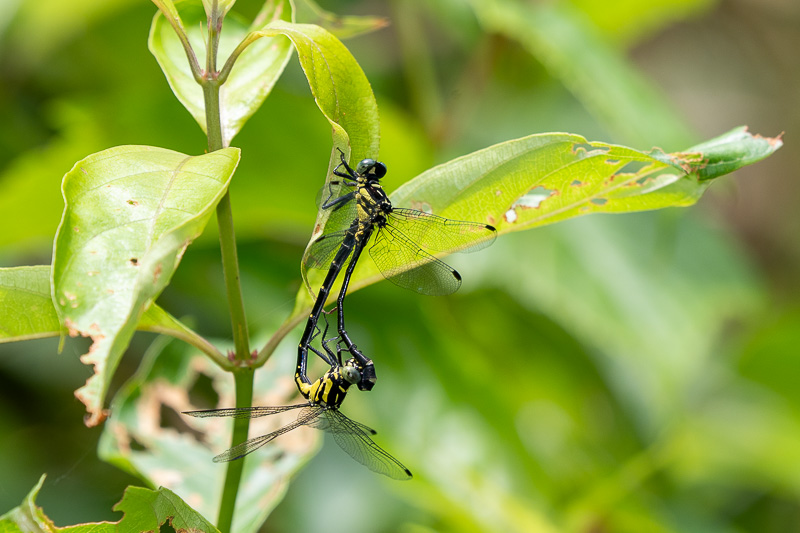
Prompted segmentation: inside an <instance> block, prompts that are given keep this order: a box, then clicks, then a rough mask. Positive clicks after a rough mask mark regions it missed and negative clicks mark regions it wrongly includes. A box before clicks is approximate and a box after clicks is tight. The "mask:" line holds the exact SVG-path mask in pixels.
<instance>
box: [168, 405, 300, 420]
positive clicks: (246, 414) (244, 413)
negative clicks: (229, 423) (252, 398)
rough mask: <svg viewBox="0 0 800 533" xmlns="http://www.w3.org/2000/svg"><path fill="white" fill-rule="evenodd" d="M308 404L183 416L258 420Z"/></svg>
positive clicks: (209, 410)
mask: <svg viewBox="0 0 800 533" xmlns="http://www.w3.org/2000/svg"><path fill="white" fill-rule="evenodd" d="M308 405H309V404H307V403H300V404H296V405H279V406H277V407H232V408H228V409H203V410H200V411H184V412H183V414H185V415H189V416H193V417H195V418H211V417H222V416H229V417H231V418H259V417H262V416H267V415H274V414H276V413H283V412H286V411H291V410H292V409H297V408H299V407H307V406H308Z"/></svg>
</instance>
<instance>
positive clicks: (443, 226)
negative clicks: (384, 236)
mask: <svg viewBox="0 0 800 533" xmlns="http://www.w3.org/2000/svg"><path fill="white" fill-rule="evenodd" d="M387 220H388V224H389V225H390V226H392V227H393V228H395V229H396V230H397V231H400V232H402V233H403V235H405V236H406V237H408V239H409V240H411V241H412V242H414V243H416V244H417V245H418V246H420V247H422V248H426V249H428V250H435V251H437V252H462V253H465V252H476V251H478V250H481V249H483V248H486V247H487V246H489V245H490V244H492V243H493V242H494V240H495V239H496V238H497V230H496V229H494V228H493V227H492V226H489V225H487V224H481V223H480V222H464V221H461V220H450V219H449V218H444V217H440V216H437V215H431V214H429V213H425V212H423V211H417V210H416V209H402V208H400V209H392V212H391V213H389V215H388V216H387Z"/></svg>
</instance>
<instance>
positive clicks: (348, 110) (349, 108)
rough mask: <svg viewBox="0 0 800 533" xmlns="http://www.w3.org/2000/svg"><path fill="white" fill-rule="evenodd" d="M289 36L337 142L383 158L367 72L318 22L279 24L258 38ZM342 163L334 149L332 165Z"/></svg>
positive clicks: (360, 153) (361, 154) (361, 153)
mask: <svg viewBox="0 0 800 533" xmlns="http://www.w3.org/2000/svg"><path fill="white" fill-rule="evenodd" d="M275 35H285V36H286V37H288V38H289V39H291V40H292V43H294V46H295V48H297V54H298V57H299V59H300V66H301V67H302V68H303V72H305V74H306V78H307V79H308V85H309V86H310V87H311V93H312V94H313V95H314V101H315V102H316V103H317V106H319V109H320V111H322V114H323V115H325V118H326V119H328V122H330V124H331V126H332V127H333V144H334V147H339V148H342V149H343V150H345V149H346V148H347V147H348V146H349V147H350V148H351V149H352V152H353V153H354V154H355V157H357V158H358V159H363V158H364V157H377V156H378V149H379V147H380V123H379V120H378V118H379V117H378V106H377V103H376V102H375V95H373V94H372V88H371V87H370V84H369V81H368V80H367V77H366V76H365V75H364V71H362V70H361V67H360V66H359V65H358V63H357V62H356V60H355V58H354V57H353V55H352V54H351V53H350V51H349V50H348V49H347V48H346V47H345V46H344V45H343V44H342V42H341V41H339V39H337V38H336V37H334V36H333V34H331V33H330V32H328V31H326V30H325V29H323V28H321V27H319V26H315V25H313V24H292V23H288V22H283V21H274V22H272V23H270V24H269V25H268V26H267V27H266V28H264V29H263V30H261V31H257V32H254V35H253V38H256V37H258V36H263V37H270V36H275ZM337 160H338V153H337V152H336V151H335V150H334V151H333V157H332V158H331V161H332V163H333V162H334V161H337Z"/></svg>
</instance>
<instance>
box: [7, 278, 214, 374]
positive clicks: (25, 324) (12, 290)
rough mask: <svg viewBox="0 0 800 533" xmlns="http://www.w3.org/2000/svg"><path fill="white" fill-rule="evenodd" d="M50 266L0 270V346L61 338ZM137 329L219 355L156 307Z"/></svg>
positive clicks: (150, 310)
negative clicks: (31, 340)
mask: <svg viewBox="0 0 800 533" xmlns="http://www.w3.org/2000/svg"><path fill="white" fill-rule="evenodd" d="M51 278H52V276H51V270H50V266H48V265H44V266H25V267H14V268H0V343H3V342H16V341H24V340H28V339H39V338H44V337H55V336H56V335H64V334H66V333H67V329H66V328H64V327H63V326H62V325H61V322H60V321H59V318H58V313H57V312H56V308H55V306H54V305H53V297H52V295H51V291H50V280H51ZM136 329H138V330H140V331H152V332H154V333H162V334H164V335H170V336H172V337H175V338H178V339H182V340H184V341H186V342H187V343H189V344H191V345H193V346H196V347H198V348H200V349H201V350H203V351H204V352H206V353H208V354H209V355H211V356H212V357H213V358H215V359H217V360H222V359H224V358H223V356H222V354H220V353H219V351H218V350H217V349H216V348H214V347H213V346H212V345H211V344H210V343H209V342H208V341H206V340H205V339H203V338H202V337H200V336H199V335H198V334H197V333H195V332H194V331H192V330H191V329H189V328H188V327H186V326H185V325H184V324H183V323H181V322H180V321H179V320H178V319H176V318H175V317H173V316H172V315H170V314H169V313H167V312H166V311H164V310H163V309H162V308H160V307H159V306H158V305H156V304H152V305H150V307H148V308H147V310H146V311H145V312H144V314H143V315H142V318H141V319H140V320H139V324H138V326H137V327H136Z"/></svg>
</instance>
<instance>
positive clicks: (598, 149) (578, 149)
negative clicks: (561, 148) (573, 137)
mask: <svg viewBox="0 0 800 533" xmlns="http://www.w3.org/2000/svg"><path fill="white" fill-rule="evenodd" d="M610 149H611V148H609V147H608V146H592V145H591V144H589V143H583V144H573V145H572V153H573V154H575V155H576V156H577V157H578V159H583V158H586V157H589V156H595V155H598V154H604V153H607V152H608V151H609V150H610Z"/></svg>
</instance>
